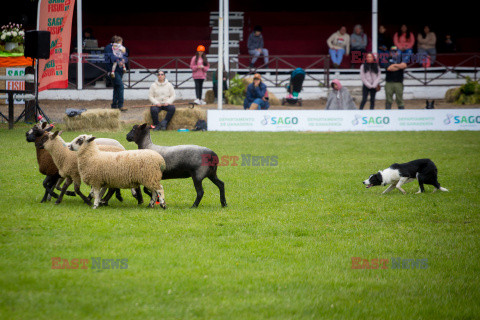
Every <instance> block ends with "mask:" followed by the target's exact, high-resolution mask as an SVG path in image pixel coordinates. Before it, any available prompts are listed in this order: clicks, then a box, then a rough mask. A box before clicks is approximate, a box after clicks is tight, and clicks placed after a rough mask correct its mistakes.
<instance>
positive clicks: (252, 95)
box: [243, 73, 270, 110]
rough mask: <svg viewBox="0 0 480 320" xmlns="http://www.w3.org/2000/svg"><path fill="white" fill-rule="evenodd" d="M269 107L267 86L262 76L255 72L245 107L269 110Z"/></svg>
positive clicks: (244, 102) (248, 88)
mask: <svg viewBox="0 0 480 320" xmlns="http://www.w3.org/2000/svg"><path fill="white" fill-rule="evenodd" d="M269 107H270V104H269V103H268V93H267V86H266V85H265V84H264V83H263V82H262V76H261V75H260V74H258V73H255V74H254V75H253V82H252V83H250V84H249V85H248V87H247V96H246V97H245V100H244V101H243V109H245V110H248V109H250V110H255V109H258V110H267V109H268V108H269Z"/></svg>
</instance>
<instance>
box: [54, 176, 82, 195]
mask: <svg viewBox="0 0 480 320" xmlns="http://www.w3.org/2000/svg"><path fill="white" fill-rule="evenodd" d="M64 180H65V179H64V178H62V177H60V178H59V179H58V182H57V185H56V187H55V188H56V189H57V190H59V191H61V190H62V188H61V187H60V186H61V185H62V182H63V181H64ZM65 194H66V195H67V196H70V197H75V196H76V195H77V194H76V193H75V192H72V191H65Z"/></svg>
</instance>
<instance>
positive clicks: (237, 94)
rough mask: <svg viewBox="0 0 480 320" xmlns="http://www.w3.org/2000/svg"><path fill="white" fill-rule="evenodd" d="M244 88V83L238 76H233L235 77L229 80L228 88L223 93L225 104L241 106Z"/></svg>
mask: <svg viewBox="0 0 480 320" xmlns="http://www.w3.org/2000/svg"><path fill="white" fill-rule="evenodd" d="M246 88H247V87H246V84H245V82H244V81H243V80H242V79H241V78H240V77H239V76H238V75H235V77H233V79H232V80H230V88H229V89H228V90H227V91H225V98H226V99H227V103H229V104H235V105H241V104H243V100H244V99H245V90H246Z"/></svg>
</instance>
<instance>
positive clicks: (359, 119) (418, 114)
mask: <svg viewBox="0 0 480 320" xmlns="http://www.w3.org/2000/svg"><path fill="white" fill-rule="evenodd" d="M208 130H209V131H425V130H432V131H455V130H475V131H480V109H434V110H425V109H423V110H338V111H334V110H332V111H330V110H329V111H327V110H255V111H253V110H248V111H245V110H208Z"/></svg>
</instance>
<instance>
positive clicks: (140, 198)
mask: <svg viewBox="0 0 480 320" xmlns="http://www.w3.org/2000/svg"><path fill="white" fill-rule="evenodd" d="M132 196H133V197H134V198H135V199H137V202H138V204H139V205H140V204H142V203H143V195H142V189H140V187H138V188H132Z"/></svg>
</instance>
